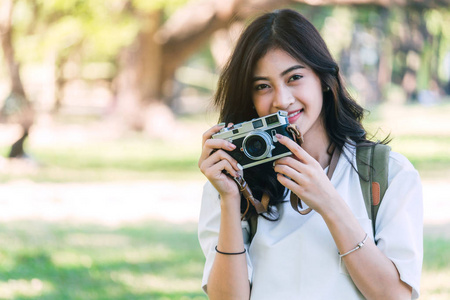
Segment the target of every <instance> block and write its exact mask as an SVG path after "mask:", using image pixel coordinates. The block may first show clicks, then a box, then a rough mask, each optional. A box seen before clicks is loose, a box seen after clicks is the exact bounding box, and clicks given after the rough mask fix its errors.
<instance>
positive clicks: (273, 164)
mask: <svg viewBox="0 0 450 300" xmlns="http://www.w3.org/2000/svg"><path fill="white" fill-rule="evenodd" d="M276 162H277V161H276V160H274V161H273V163H272V166H273V167H274V168H275V163H276Z"/></svg>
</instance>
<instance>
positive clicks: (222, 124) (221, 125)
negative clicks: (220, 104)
mask: <svg viewBox="0 0 450 300" xmlns="http://www.w3.org/2000/svg"><path fill="white" fill-rule="evenodd" d="M217 126H219V127H223V126H225V122H222V123H219V124H217Z"/></svg>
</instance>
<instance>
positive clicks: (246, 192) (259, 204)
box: [233, 176, 269, 218]
mask: <svg viewBox="0 0 450 300" xmlns="http://www.w3.org/2000/svg"><path fill="white" fill-rule="evenodd" d="M233 179H234V181H235V182H236V184H237V185H238V187H239V190H240V191H241V193H242V195H243V196H244V198H245V199H246V200H247V208H246V209H245V212H244V213H243V214H242V218H244V217H245V215H246V214H247V212H248V209H249V206H250V203H251V204H252V205H253V206H254V207H255V209H256V212H257V213H258V214H262V213H265V212H267V206H268V204H269V197H268V196H267V194H264V195H263V197H262V199H261V201H259V200H257V199H255V197H253V193H252V191H251V190H250V187H249V186H248V184H247V181H245V179H244V177H242V176H238V177H233Z"/></svg>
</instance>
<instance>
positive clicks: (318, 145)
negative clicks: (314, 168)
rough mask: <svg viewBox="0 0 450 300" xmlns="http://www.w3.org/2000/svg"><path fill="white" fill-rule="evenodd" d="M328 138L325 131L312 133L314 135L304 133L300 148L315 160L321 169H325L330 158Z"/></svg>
mask: <svg viewBox="0 0 450 300" xmlns="http://www.w3.org/2000/svg"><path fill="white" fill-rule="evenodd" d="M329 146H330V139H329V138H328V135H327V134H326V132H325V131H322V132H321V133H319V134H318V132H315V133H314V136H310V135H307V134H306V135H305V136H304V143H303V144H302V148H303V149H305V151H306V152H308V154H309V155H311V156H312V157H313V158H314V159H315V160H317V161H318V162H319V163H320V165H321V166H322V168H323V169H325V168H326V167H327V166H328V165H329V164H330V160H331V154H329V153H328V148H329Z"/></svg>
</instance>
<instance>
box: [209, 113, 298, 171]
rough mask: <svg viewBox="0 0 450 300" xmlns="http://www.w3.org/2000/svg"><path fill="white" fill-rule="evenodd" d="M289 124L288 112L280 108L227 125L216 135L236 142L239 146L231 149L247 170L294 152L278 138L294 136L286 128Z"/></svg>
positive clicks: (230, 152)
mask: <svg viewBox="0 0 450 300" xmlns="http://www.w3.org/2000/svg"><path fill="white" fill-rule="evenodd" d="M288 125H289V121H288V118H287V112H285V111H281V110H280V111H278V112H277V113H274V114H271V115H268V116H265V117H262V118H258V119H253V120H251V121H248V122H243V123H239V124H236V125H234V126H232V127H230V128H223V129H222V130H220V131H219V132H218V133H216V134H214V135H213V136H212V138H213V139H224V140H228V141H230V142H232V143H233V144H235V145H236V149H234V150H233V151H227V152H228V153H229V154H230V155H231V156H232V157H233V158H234V159H236V160H237V161H238V163H240V164H241V166H242V167H243V168H244V169H245V168H250V167H253V166H256V165H260V164H262V163H265V162H269V161H272V160H276V159H279V158H282V157H285V156H288V155H291V154H292V153H291V152H290V151H289V149H288V148H286V147H285V146H284V145H282V144H280V143H279V142H278V140H277V138H276V137H275V135H276V134H277V133H278V134H281V135H284V136H287V137H289V138H290V139H292V136H291V134H290V133H289V132H288V131H287V130H286V127H287V126H288Z"/></svg>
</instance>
